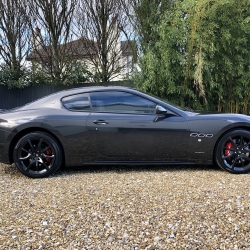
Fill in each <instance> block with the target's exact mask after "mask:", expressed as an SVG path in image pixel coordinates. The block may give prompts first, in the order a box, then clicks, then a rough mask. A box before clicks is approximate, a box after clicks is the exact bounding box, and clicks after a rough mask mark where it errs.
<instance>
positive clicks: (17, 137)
mask: <svg viewBox="0 0 250 250" xmlns="http://www.w3.org/2000/svg"><path fill="white" fill-rule="evenodd" d="M32 132H45V133H47V134H48V135H50V136H51V137H53V138H54V139H55V140H56V141H57V142H58V144H59V146H60V148H61V150H62V155H63V159H62V161H63V164H64V163H65V152H64V148H63V145H62V142H61V141H60V140H59V138H58V137H57V136H56V135H55V134H54V133H52V132H51V131H49V130H47V129H44V128H41V127H31V128H26V129H23V130H21V131H19V132H18V133H17V134H16V135H15V136H14V137H13V139H12V140H11V142H10V145H9V152H8V156H9V163H10V164H12V163H13V162H14V159H13V151H14V148H15V145H16V144H17V142H18V141H19V140H20V139H21V138H22V137H23V136H25V135H27V134H29V133H32Z"/></svg>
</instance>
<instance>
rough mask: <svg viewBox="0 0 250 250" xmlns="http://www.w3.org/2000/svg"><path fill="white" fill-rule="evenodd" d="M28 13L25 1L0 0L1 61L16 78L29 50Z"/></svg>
mask: <svg viewBox="0 0 250 250" xmlns="http://www.w3.org/2000/svg"><path fill="white" fill-rule="evenodd" d="M28 12H29V8H28V6H27V3H26V2H25V1H22V0H0V16H1V18H0V56H1V61H2V62H3V63H4V66H5V67H7V68H8V70H11V71H15V72H17V76H18V72H20V70H21V67H22V65H23V61H24V58H25V57H26V55H27V53H28V50H29V37H30V33H29V32H28V28H27V27H28V15H29V13H28ZM15 74H16V73H15Z"/></svg>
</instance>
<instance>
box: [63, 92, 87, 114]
mask: <svg viewBox="0 0 250 250" xmlns="http://www.w3.org/2000/svg"><path fill="white" fill-rule="evenodd" d="M62 104H63V106H64V107H65V108H66V109H68V110H71V111H90V102H89V97H88V95H86V94H78V95H71V96H66V97H63V98H62Z"/></svg>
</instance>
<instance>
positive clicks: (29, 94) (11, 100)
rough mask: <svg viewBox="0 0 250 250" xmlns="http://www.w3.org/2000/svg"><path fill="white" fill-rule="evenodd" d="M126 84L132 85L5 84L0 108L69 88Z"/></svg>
mask: <svg viewBox="0 0 250 250" xmlns="http://www.w3.org/2000/svg"><path fill="white" fill-rule="evenodd" d="M95 85H101V86H127V87H133V82H131V81H122V82H109V83H101V84H92V83H79V84H74V85H73V84H72V85H49V84H44V85H34V86H28V87H25V88H23V89H18V88H13V89H8V88H7V87H5V86H0V109H12V108H15V107H19V106H22V105H25V104H27V103H29V102H32V101H34V100H36V99H39V98H41V97H44V96H46V95H49V94H52V93H55V92H58V91H61V90H65V89H71V88H80V87H89V86H95Z"/></svg>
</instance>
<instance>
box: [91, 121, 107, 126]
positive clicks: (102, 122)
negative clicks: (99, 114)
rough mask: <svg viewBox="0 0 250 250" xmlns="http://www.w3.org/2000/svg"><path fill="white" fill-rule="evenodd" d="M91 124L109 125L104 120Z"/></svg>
mask: <svg viewBox="0 0 250 250" xmlns="http://www.w3.org/2000/svg"><path fill="white" fill-rule="evenodd" d="M93 123H95V124H97V125H106V124H109V123H108V122H107V121H105V120H94V121H93Z"/></svg>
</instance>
